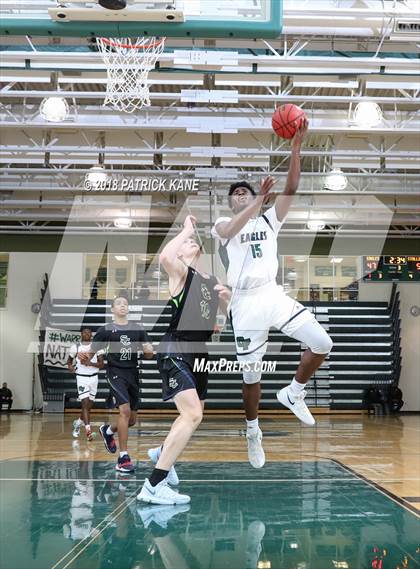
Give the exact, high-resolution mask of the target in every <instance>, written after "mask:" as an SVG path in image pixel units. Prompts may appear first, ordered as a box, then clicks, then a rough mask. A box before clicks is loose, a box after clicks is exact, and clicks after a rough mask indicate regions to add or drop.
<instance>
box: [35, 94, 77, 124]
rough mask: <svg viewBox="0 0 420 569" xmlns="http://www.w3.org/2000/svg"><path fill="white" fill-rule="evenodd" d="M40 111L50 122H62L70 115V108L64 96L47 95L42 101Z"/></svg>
mask: <svg viewBox="0 0 420 569" xmlns="http://www.w3.org/2000/svg"><path fill="white" fill-rule="evenodd" d="M39 112H40V115H41V117H42V118H43V119H45V120H46V121H48V122H62V121H64V120H65V119H66V118H67V117H68V115H69V112H70V109H69V105H68V103H67V101H66V99H64V97H46V98H45V99H43V100H42V101H41V104H40V106H39Z"/></svg>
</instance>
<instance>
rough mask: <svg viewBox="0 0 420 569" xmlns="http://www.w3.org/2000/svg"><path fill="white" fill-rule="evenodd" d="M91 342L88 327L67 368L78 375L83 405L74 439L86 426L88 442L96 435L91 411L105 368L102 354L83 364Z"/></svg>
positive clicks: (79, 391) (71, 354) (79, 394)
mask: <svg viewBox="0 0 420 569" xmlns="http://www.w3.org/2000/svg"><path fill="white" fill-rule="evenodd" d="M91 342H92V330H91V329H90V328H88V327H83V328H82V330H81V342H80V343H78V344H73V345H72V346H71V347H70V350H69V356H68V359H67V367H68V368H69V370H70V371H72V372H73V373H75V374H76V380H77V393H78V396H79V401H80V402H81V405H82V410H81V413H80V417H79V418H78V419H76V420H75V421H73V437H75V438H78V436H79V433H80V427H81V426H82V425H83V424H84V425H85V430H86V438H87V440H88V441H91V440H93V438H94V433H93V432H92V428H91V426H90V410H91V408H92V406H93V403H94V401H95V397H96V392H97V390H98V370H99V369H103V367H104V361H103V356H102V354H101V353H99V354H95V355H94V356H93V357H92V359H91V363H90V364H89V365H84V364H83V363H82V362H81V359H80V354H83V353H89V352H91ZM74 360H76V361H74Z"/></svg>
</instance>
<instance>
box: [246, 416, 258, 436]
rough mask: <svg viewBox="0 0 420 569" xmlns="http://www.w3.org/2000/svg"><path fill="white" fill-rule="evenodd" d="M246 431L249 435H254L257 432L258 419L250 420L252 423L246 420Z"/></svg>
mask: <svg viewBox="0 0 420 569" xmlns="http://www.w3.org/2000/svg"><path fill="white" fill-rule="evenodd" d="M246 430H247V433H249V434H250V435H254V434H256V433H257V432H258V417H257V418H256V419H252V421H248V419H247V420H246Z"/></svg>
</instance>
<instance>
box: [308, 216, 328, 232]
mask: <svg viewBox="0 0 420 569" xmlns="http://www.w3.org/2000/svg"><path fill="white" fill-rule="evenodd" d="M307 227H308V229H310V230H311V231H321V230H322V229H324V227H325V221H322V219H310V220H309V221H308V223H307Z"/></svg>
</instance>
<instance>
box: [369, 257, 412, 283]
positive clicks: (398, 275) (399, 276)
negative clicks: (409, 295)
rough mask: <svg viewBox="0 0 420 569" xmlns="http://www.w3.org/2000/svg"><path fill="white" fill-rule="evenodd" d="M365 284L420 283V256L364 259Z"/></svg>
mask: <svg viewBox="0 0 420 569" xmlns="http://www.w3.org/2000/svg"><path fill="white" fill-rule="evenodd" d="M363 280H364V281H365V282H389V281H394V282H420V255H394V256H392V255H385V256H382V257H379V256H375V255H371V256H369V255H368V256H365V257H363Z"/></svg>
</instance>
